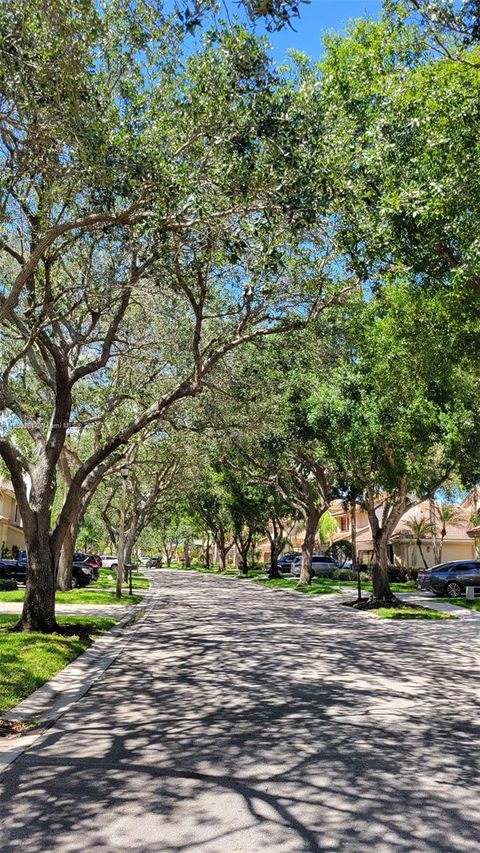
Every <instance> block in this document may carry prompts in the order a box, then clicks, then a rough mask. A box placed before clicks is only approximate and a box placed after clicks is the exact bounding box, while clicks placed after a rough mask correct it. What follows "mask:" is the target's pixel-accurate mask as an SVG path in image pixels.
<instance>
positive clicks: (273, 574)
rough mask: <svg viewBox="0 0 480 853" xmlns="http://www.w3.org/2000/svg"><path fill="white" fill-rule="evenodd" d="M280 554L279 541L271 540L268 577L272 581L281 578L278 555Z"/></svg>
mask: <svg viewBox="0 0 480 853" xmlns="http://www.w3.org/2000/svg"><path fill="white" fill-rule="evenodd" d="M279 553H280V548H279V543H278V540H277V539H275V538H274V537H272V538H270V568H269V570H268V577H269V578H270V580H274V579H275V578H279V577H281V575H280V572H279V571H278V555H279Z"/></svg>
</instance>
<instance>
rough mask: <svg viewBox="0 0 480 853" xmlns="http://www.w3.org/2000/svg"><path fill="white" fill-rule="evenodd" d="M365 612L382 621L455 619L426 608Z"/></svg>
mask: <svg viewBox="0 0 480 853" xmlns="http://www.w3.org/2000/svg"><path fill="white" fill-rule="evenodd" d="M359 612H361V611H359ZM366 612H367V613H368V612H370V613H376V614H377V616H381V617H382V619H455V616H453V615H452V614H451V613H445V612H444V611H443V610H429V609H428V608H427V607H416V606H413V605H404V606H403V607H402V606H398V607H378V608H376V609H375V610H370V611H366Z"/></svg>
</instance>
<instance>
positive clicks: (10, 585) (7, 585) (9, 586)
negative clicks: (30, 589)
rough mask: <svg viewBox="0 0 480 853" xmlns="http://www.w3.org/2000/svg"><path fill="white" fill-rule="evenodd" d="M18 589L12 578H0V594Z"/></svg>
mask: <svg viewBox="0 0 480 853" xmlns="http://www.w3.org/2000/svg"><path fill="white" fill-rule="evenodd" d="M14 589H18V584H17V582H16V581H14V580H13V578H0V592H11V591H12V590H14Z"/></svg>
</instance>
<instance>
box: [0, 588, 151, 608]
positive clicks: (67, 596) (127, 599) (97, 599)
mask: <svg viewBox="0 0 480 853" xmlns="http://www.w3.org/2000/svg"><path fill="white" fill-rule="evenodd" d="M24 595H25V590H24V589H15V590H12V591H11V592H0V601H23V598H24ZM141 600H142V596H141V595H132V596H130V595H125V594H124V595H122V597H121V598H115V593H114V592H109V591H108V590H103V589H98V590H96V589H89V588H88V587H86V588H85V589H71V590H69V592H57V593H56V595H55V601H56V602H57V604H123V605H125V604H127V605H128V604H138V603H139V602H140V601H141Z"/></svg>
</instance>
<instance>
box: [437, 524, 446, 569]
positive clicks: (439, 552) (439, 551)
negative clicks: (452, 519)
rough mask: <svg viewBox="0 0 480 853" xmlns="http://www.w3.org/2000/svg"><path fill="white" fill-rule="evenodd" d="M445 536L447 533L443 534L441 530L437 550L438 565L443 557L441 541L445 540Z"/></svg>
mask: <svg viewBox="0 0 480 853" xmlns="http://www.w3.org/2000/svg"><path fill="white" fill-rule="evenodd" d="M446 535H447V531H445V533H444V532H443V530H442V532H441V533H440V547H439V549H438V562H439V563H441V562H442V556H443V540H444V538H445V536H446Z"/></svg>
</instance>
